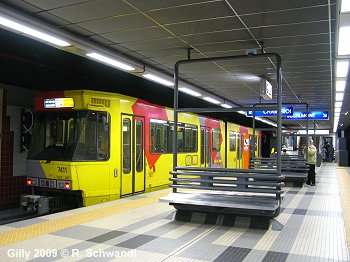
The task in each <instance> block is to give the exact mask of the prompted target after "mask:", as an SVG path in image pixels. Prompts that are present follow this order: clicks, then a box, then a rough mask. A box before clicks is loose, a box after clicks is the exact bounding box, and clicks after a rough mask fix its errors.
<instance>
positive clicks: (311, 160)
mask: <svg viewBox="0 0 350 262" xmlns="http://www.w3.org/2000/svg"><path fill="white" fill-rule="evenodd" d="M316 153H317V149H316V147H315V146H314V145H313V141H312V139H309V140H308V161H307V163H308V165H309V173H308V176H307V180H306V184H307V185H311V186H314V185H315V184H316V173H315V165H316V155H317V154H316ZM303 154H304V157H305V158H306V147H304V149H303Z"/></svg>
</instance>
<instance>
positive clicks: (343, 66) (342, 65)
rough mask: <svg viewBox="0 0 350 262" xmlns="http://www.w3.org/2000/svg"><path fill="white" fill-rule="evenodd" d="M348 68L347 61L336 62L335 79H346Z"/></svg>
mask: <svg viewBox="0 0 350 262" xmlns="http://www.w3.org/2000/svg"><path fill="white" fill-rule="evenodd" d="M348 67H349V61H338V62H337V74H336V77H346V75H347V74H348Z"/></svg>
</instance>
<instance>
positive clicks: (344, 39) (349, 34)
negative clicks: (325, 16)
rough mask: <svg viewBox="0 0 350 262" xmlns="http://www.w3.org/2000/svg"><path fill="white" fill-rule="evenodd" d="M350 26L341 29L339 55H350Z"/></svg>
mask: <svg viewBox="0 0 350 262" xmlns="http://www.w3.org/2000/svg"><path fill="white" fill-rule="evenodd" d="M349 41H350V26H341V27H339V37H338V55H349V54H350V45H349Z"/></svg>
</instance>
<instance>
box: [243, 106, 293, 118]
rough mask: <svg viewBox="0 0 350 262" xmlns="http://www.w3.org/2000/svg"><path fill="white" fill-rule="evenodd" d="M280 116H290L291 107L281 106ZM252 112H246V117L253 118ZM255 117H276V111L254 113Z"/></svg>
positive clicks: (291, 112)
mask: <svg viewBox="0 0 350 262" xmlns="http://www.w3.org/2000/svg"><path fill="white" fill-rule="evenodd" d="M281 112H282V116H292V115H293V107H287V106H283V107H282V109H281ZM253 114H254V111H248V112H247V116H253ZM255 116H277V110H263V111H255Z"/></svg>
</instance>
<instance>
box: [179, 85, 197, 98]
mask: <svg viewBox="0 0 350 262" xmlns="http://www.w3.org/2000/svg"><path fill="white" fill-rule="evenodd" d="M179 90H180V91H181V92H183V93H186V94H189V95H191V96H195V97H199V96H202V95H201V94H200V93H198V92H196V91H193V90H192V89H189V88H187V87H180V88H179Z"/></svg>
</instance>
